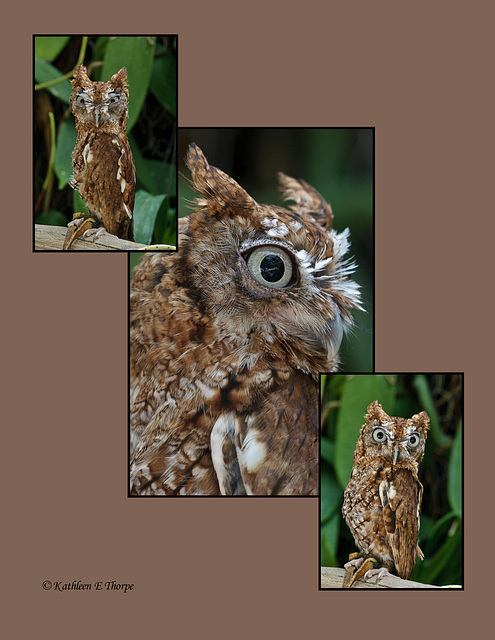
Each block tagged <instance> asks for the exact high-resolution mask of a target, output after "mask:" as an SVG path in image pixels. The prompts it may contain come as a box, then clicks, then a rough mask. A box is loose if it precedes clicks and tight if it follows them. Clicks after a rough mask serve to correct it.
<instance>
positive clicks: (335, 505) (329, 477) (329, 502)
mask: <svg viewBox="0 0 495 640" xmlns="http://www.w3.org/2000/svg"><path fill="white" fill-rule="evenodd" d="M341 506H342V489H341V488H340V486H339V484H338V482H337V481H336V480H335V478H334V476H333V473H332V472H331V471H330V470H329V469H328V467H326V466H324V467H322V470H321V502H320V518H321V522H325V521H326V520H327V519H328V518H329V517H330V516H331V515H333V513H335V511H338V513H339V514H340V508H341Z"/></svg>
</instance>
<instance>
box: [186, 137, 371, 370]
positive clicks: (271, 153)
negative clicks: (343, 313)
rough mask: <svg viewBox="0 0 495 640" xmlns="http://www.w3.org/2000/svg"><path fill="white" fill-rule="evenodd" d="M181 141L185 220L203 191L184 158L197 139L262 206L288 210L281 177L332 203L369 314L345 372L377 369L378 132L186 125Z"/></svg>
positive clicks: (358, 315) (347, 346)
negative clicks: (192, 181) (197, 191)
mask: <svg viewBox="0 0 495 640" xmlns="http://www.w3.org/2000/svg"><path fill="white" fill-rule="evenodd" d="M178 140H179V167H178V168H179V194H180V198H179V217H182V216H185V215H187V214H188V213H189V212H190V206H191V201H192V200H193V199H194V197H195V195H196V194H195V193H194V192H193V191H192V190H191V187H190V184H189V182H188V178H189V177H190V174H189V170H188V169H187V167H186V166H185V163H184V157H185V155H186V151H187V146H188V144H189V143H190V142H195V143H196V144H197V145H199V147H201V149H202V150H203V152H204V153H205V155H206V157H207V158H208V161H209V162H210V164H212V165H214V166H216V167H218V168H219V169H222V171H225V172H226V173H228V174H229V175H230V176H232V177H233V178H234V179H235V180H237V181H238V182H239V184H240V185H241V186H242V187H243V188H244V189H246V191H247V192H248V193H249V194H250V195H252V196H253V197H254V198H255V199H256V200H257V201H258V202H265V203H269V204H275V205H281V206H283V204H284V203H283V202H282V198H281V194H280V191H279V189H278V183H277V172H278V171H282V172H283V173H286V174H287V175H289V176H292V177H294V178H303V179H304V180H306V182H309V184H311V185H312V186H313V187H315V188H316V189H318V191H319V192H320V193H321V194H322V196H323V197H324V198H325V199H326V200H327V201H329V202H330V203H331V205H332V209H333V213H334V226H335V229H337V231H343V230H344V229H345V228H346V227H349V228H350V231H351V249H350V254H349V255H350V256H353V257H354V259H355V262H356V264H357V266H358V268H357V270H356V273H355V280H356V281H357V282H359V284H360V285H361V286H362V297H363V306H364V308H365V309H366V312H361V311H355V312H353V315H354V317H355V319H356V323H357V326H356V327H355V328H354V329H353V331H352V333H351V334H350V335H349V336H348V337H347V338H344V340H343V342H342V347H341V351H340V355H341V365H340V369H341V370H342V371H355V372H356V371H372V370H373V335H372V332H373V315H374V314H373V260H374V256H373V246H374V240H373V232H374V229H373V188H374V184H373V173H374V132H373V129H371V128H365V129H363V128H354V129H350V128H347V129H307V128H291V129H286V128H256V127H253V128H244V129H237V128H226V129H217V128H215V129H213V128H211V129H210V128H202V129H188V128H181V129H180V130H179V132H178Z"/></svg>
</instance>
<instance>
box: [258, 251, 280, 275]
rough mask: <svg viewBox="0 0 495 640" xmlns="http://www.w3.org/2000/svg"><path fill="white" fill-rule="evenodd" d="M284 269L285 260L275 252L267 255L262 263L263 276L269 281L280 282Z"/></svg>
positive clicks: (261, 271)
mask: <svg viewBox="0 0 495 640" xmlns="http://www.w3.org/2000/svg"><path fill="white" fill-rule="evenodd" d="M284 271H285V265H284V261H283V260H282V258H281V257H280V256H277V255H276V254H274V253H272V254H270V255H268V256H265V257H264V258H263V260H262V261H261V263H260V273H261V276H262V277H263V278H264V279H265V280H266V281H267V282H278V281H279V280H281V279H282V277H283V275H284Z"/></svg>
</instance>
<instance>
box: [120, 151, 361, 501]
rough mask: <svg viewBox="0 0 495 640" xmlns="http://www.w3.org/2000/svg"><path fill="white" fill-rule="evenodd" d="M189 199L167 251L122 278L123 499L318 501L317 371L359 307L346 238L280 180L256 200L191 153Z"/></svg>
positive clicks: (316, 201) (316, 204)
mask: <svg viewBox="0 0 495 640" xmlns="http://www.w3.org/2000/svg"><path fill="white" fill-rule="evenodd" d="M187 165H188V167H189V169H190V170H191V172H192V176H193V184H194V188H195V190H196V191H197V193H198V195H199V198H198V199H197V200H196V206H195V210H194V211H193V212H192V213H191V214H190V215H189V216H188V217H187V218H183V219H181V220H180V221H179V251H178V252H177V253H171V254H164V253H152V254H149V255H145V256H144V257H143V259H142V260H141V262H140V263H139V265H138V266H137V268H136V270H135V272H134V275H133V278H132V282H131V301H130V305H131V309H130V314H131V315H130V344H131V368H130V369H131V370H130V373H131V401H130V404H131V406H130V410H131V452H132V453H131V493H134V494H141V495H143V494H153V495H166V494H174V495H177V494H178V495H184V494H189V495H190V494H193V495H204V494H217V495H218V494H245V493H247V494H257V495H275V494H286V495H316V493H317V486H318V437H319V430H318V417H317V411H318V387H317V379H318V372H319V371H329V370H333V369H335V367H336V366H337V363H338V355H337V354H338V349H339V346H340V341H341V338H342V333H343V331H345V330H347V328H348V327H350V325H351V324H352V316H351V314H350V311H349V309H350V308H360V307H359V287H358V285H357V284H356V283H355V282H353V281H352V280H351V279H350V274H351V273H352V270H353V266H352V265H351V264H349V263H348V262H346V260H345V259H344V254H345V253H346V251H347V248H348V239H347V238H348V231H347V230H346V231H344V232H343V233H340V234H338V233H336V232H335V231H333V230H332V212H331V209H330V207H329V205H328V204H327V203H326V202H325V201H324V200H323V198H322V197H321V196H320V195H319V194H318V193H317V192H316V191H315V190H314V189H313V188H312V187H310V186H309V185H307V184H306V183H305V182H303V181H297V180H294V179H292V178H288V177H287V176H284V175H282V174H280V176H279V179H280V182H281V185H282V188H283V191H284V194H285V196H286V198H288V199H291V200H293V201H294V202H295V204H293V205H292V206H291V210H287V209H283V208H281V207H276V206H271V205H262V204H259V203H257V202H256V201H255V200H254V199H253V198H251V196H249V195H248V194H247V193H246V191H244V189H242V188H241V187H240V186H239V185H238V184H237V183H236V182H235V181H234V180H233V179H232V178H230V177H229V176H227V175H226V174H225V173H223V172H222V171H220V170H218V169H216V168H215V167H212V166H210V165H209V164H208V162H207V160H206V158H205V157H204V155H203V153H202V152H201V150H200V149H199V148H198V147H197V146H196V145H194V144H192V145H191V146H190V147H189V151H188V156H187Z"/></svg>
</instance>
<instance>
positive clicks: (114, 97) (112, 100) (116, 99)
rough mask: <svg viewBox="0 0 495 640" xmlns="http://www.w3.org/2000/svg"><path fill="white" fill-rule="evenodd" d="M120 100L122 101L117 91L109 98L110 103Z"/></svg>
mask: <svg viewBox="0 0 495 640" xmlns="http://www.w3.org/2000/svg"><path fill="white" fill-rule="evenodd" d="M119 101H120V96H119V94H118V93H115V94H114V95H112V96H110V99H109V103H110V104H117V102H119Z"/></svg>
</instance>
